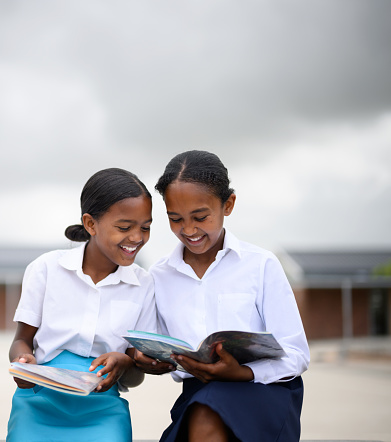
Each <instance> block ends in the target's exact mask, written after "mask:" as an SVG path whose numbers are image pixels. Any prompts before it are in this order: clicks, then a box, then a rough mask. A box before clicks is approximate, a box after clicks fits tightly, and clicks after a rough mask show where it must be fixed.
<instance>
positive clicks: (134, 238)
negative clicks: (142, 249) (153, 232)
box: [128, 229, 143, 243]
mask: <svg viewBox="0 0 391 442" xmlns="http://www.w3.org/2000/svg"><path fill="white" fill-rule="evenodd" d="M128 238H129V241H131V242H133V243H140V242H142V240H143V236H142V232H141V230H140V229H132V230H131V232H129V235H128Z"/></svg>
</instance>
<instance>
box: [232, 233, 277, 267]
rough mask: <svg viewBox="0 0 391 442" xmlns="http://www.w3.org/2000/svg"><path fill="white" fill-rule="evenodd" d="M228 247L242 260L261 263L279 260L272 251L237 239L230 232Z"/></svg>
mask: <svg viewBox="0 0 391 442" xmlns="http://www.w3.org/2000/svg"><path fill="white" fill-rule="evenodd" d="M227 236H228V242H227V243H228V246H231V247H230V248H231V249H232V250H233V251H235V252H236V254H237V255H238V256H240V258H241V259H244V260H246V259H249V258H253V259H258V260H260V261H267V260H269V259H271V260H278V259H277V257H276V255H275V254H274V253H273V252H271V251H270V250H267V249H264V248H262V247H260V246H257V245H255V244H252V243H249V242H246V241H242V240H239V239H237V238H236V237H235V236H234V235H233V234H232V233H230V232H228V233H227Z"/></svg>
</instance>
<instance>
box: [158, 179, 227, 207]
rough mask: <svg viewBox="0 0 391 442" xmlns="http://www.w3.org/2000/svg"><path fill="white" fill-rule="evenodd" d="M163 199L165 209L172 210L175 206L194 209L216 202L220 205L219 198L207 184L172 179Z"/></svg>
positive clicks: (213, 204) (212, 204)
mask: <svg viewBox="0 0 391 442" xmlns="http://www.w3.org/2000/svg"><path fill="white" fill-rule="evenodd" d="M164 201H165V203H166V206H167V210H174V208H176V207H180V208H183V209H185V208H187V209H190V208H192V209H193V210H194V208H199V207H201V206H202V207H203V206H205V207H215V205H216V204H218V205H219V206H220V205H221V202H220V199H219V198H217V196H215V195H214V194H213V193H212V192H211V191H210V189H209V188H208V187H207V186H205V185H203V184H198V183H188V182H183V181H174V182H173V183H171V184H170V185H169V186H168V187H167V189H166V192H165V194H164Z"/></svg>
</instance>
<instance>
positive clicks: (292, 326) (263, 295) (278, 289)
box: [246, 255, 309, 384]
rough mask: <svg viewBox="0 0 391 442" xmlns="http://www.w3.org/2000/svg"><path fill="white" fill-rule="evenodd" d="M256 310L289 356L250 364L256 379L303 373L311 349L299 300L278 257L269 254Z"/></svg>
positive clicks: (271, 379)
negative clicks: (298, 304)
mask: <svg viewBox="0 0 391 442" xmlns="http://www.w3.org/2000/svg"><path fill="white" fill-rule="evenodd" d="M257 309H258V312H259V314H260V315H261V317H262V318H263V321H264V324H265V327H266V330H267V331H269V332H271V333H273V335H274V337H275V338H276V339H277V341H278V342H279V344H280V345H281V346H282V347H283V349H284V350H285V353H286V354H287V356H285V357H283V358H282V359H276V360H272V359H265V360H260V361H255V362H251V363H249V364H246V365H248V366H249V367H251V369H252V370H253V372H254V381H255V382H262V383H263V384H269V383H272V382H278V381H285V380H290V379H293V378H294V377H296V376H300V375H301V374H302V373H303V372H304V371H305V370H306V369H307V367H308V364H309V348H308V343H307V339H306V336H305V332H304V328H303V324H302V322H301V318H300V313H299V310H298V308H297V304H296V299H295V296H294V294H293V291H292V289H291V286H290V284H289V282H288V279H287V277H286V275H285V273H284V270H283V268H282V266H281V264H280V262H279V261H278V259H277V258H276V257H275V256H273V255H272V256H270V257H269V258H268V259H267V260H266V263H265V266H264V271H263V274H262V275H261V284H260V291H259V294H258V298H257Z"/></svg>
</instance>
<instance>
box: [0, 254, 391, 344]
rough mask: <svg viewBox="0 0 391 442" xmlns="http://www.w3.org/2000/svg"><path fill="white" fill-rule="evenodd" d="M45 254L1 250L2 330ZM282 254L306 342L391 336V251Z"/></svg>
mask: <svg viewBox="0 0 391 442" xmlns="http://www.w3.org/2000/svg"><path fill="white" fill-rule="evenodd" d="M47 251H48V250H47V249H38V248H37V249H32V248H15V247H14V248H0V330H4V329H9V330H11V329H14V328H15V324H14V323H13V321H12V319H13V316H14V312H15V309H16V306H17V304H18V302H19V298H20V291H21V284H22V279H23V274H24V271H25V269H26V266H27V265H28V264H29V263H30V262H31V261H33V260H34V259H35V258H37V257H38V256H39V255H41V254H42V253H44V252H47ZM278 256H279V258H280V260H281V262H282V265H283V266H284V269H285V271H286V273H287V275H288V278H289V281H290V283H291V285H292V287H293V291H294V293H295V296H296V300H297V303H298V306H299V309H300V313H301V316H302V319H303V323H304V328H305V330H306V333H307V337H308V339H323V338H339V337H353V336H371V335H389V334H391V320H390V318H391V250H389V251H384V250H383V251H381V250H379V251H311V252H309V251H293V250H288V251H285V252H283V253H281V254H279V255H278ZM139 264H140V263H139ZM140 265H142V264H140Z"/></svg>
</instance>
